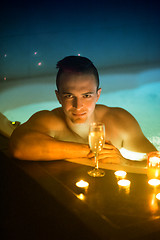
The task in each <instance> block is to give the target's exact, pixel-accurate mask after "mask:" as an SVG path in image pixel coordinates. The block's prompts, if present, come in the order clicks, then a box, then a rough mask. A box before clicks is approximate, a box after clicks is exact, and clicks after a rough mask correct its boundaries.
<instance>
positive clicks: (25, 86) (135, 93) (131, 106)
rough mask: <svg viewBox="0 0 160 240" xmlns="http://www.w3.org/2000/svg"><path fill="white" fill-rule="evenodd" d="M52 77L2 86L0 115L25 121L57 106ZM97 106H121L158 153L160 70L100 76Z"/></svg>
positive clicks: (159, 145) (159, 141)
mask: <svg viewBox="0 0 160 240" xmlns="http://www.w3.org/2000/svg"><path fill="white" fill-rule="evenodd" d="M54 79H55V77H54V76H52V77H45V78H37V79H28V80H22V81H21V80H18V81H14V82H12V83H11V82H8V83H7V80H6V81H5V83H3V86H2V88H1V90H0V103H1V104H0V112H2V113H3V114H4V115H5V116H7V117H8V119H9V120H11V121H20V122H21V123H23V122H25V121H26V120H27V119H28V118H29V117H30V116H31V115H32V114H33V113H35V112H37V111H40V110H44V109H47V110H51V109H53V108H56V107H59V106H60V105H59V103H58V101H57V99H56V96H55V93H54V91H55V89H56V86H55V81H54ZM100 81H101V87H102V94H101V97H100V99H99V102H98V103H99V104H105V105H107V106H112V107H122V108H125V109H126V110H127V111H129V112H130V113H131V114H132V115H133V116H134V117H135V118H136V119H137V121H138V122H139V124H140V126H141V128H142V131H143V133H144V134H145V136H146V137H147V138H148V139H149V140H150V141H151V142H152V143H153V144H154V145H155V146H156V148H157V149H158V150H160V69H152V70H148V71H144V72H140V73H136V74H101V75H100Z"/></svg>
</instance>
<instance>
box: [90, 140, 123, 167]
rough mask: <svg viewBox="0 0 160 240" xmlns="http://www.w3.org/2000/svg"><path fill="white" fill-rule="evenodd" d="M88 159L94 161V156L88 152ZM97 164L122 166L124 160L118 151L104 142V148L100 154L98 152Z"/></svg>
mask: <svg viewBox="0 0 160 240" xmlns="http://www.w3.org/2000/svg"><path fill="white" fill-rule="evenodd" d="M88 158H90V159H94V154H93V153H92V152H90V153H89V154H88ZM98 159H99V162H100V163H113V164H122V163H123V162H124V161H125V159H124V158H123V157H122V155H121V154H120V152H119V150H118V149H117V148H116V147H115V146H113V145H112V144H111V143H110V142H105V144H104V147H103V149H102V151H101V152H99V157H98Z"/></svg>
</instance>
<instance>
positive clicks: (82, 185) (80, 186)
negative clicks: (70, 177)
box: [76, 180, 89, 189]
mask: <svg viewBox="0 0 160 240" xmlns="http://www.w3.org/2000/svg"><path fill="white" fill-rule="evenodd" d="M76 186H77V187H79V188H85V189H87V188H88V186H89V183H88V182H86V181H83V180H80V181H79V182H76Z"/></svg>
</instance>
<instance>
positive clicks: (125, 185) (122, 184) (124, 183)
mask: <svg viewBox="0 0 160 240" xmlns="http://www.w3.org/2000/svg"><path fill="white" fill-rule="evenodd" d="M118 185H119V189H120V190H125V192H126V193H129V192H130V185H131V182H130V181H129V180H127V179H121V180H119V181H118Z"/></svg>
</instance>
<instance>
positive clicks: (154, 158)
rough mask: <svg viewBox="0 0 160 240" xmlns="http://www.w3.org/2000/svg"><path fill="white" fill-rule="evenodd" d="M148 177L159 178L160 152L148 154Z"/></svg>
mask: <svg viewBox="0 0 160 240" xmlns="http://www.w3.org/2000/svg"><path fill="white" fill-rule="evenodd" d="M148 178H149V179H154V178H158V179H159V178H160V152H151V153H149V154H148Z"/></svg>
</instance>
